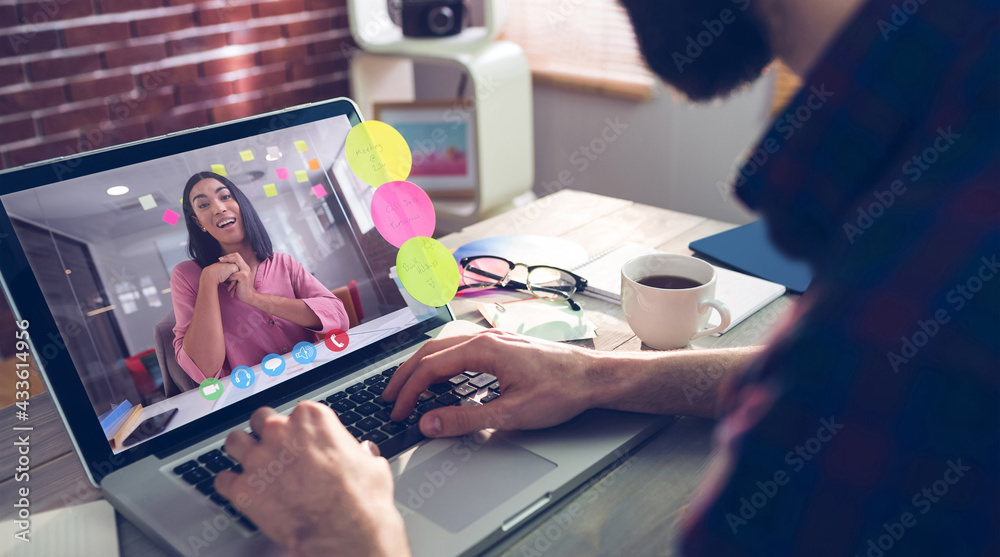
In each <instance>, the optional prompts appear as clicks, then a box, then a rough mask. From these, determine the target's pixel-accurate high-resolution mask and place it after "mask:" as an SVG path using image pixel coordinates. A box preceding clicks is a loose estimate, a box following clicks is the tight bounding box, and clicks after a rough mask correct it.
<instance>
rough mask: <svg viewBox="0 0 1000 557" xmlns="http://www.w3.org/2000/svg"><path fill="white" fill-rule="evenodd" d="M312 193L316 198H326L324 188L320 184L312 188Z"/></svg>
mask: <svg viewBox="0 0 1000 557" xmlns="http://www.w3.org/2000/svg"><path fill="white" fill-rule="evenodd" d="M312 192H313V195H315V196H316V197H317V198H320V197H325V196H326V188H324V187H323V185H322V184H316V185H315V186H313V187H312Z"/></svg>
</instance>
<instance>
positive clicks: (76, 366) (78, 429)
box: [0, 98, 670, 557]
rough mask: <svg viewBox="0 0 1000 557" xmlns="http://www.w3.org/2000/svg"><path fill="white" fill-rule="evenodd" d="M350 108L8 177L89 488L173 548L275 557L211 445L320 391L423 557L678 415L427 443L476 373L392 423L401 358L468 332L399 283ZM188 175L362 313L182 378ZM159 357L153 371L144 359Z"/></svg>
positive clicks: (29, 307) (553, 492) (41, 348)
mask: <svg viewBox="0 0 1000 557" xmlns="http://www.w3.org/2000/svg"><path fill="white" fill-rule="evenodd" d="M359 122H361V116H360V114H359V113H358V109H357V106H356V105H355V104H354V103H353V102H352V101H350V100H349V99H343V98H341V99H333V100H330V101H326V102H321V103H314V104H309V105H304V106H299V107H295V108H290V109H287V110H282V111H278V112H273V113H269V114H263V115H260V116H255V117H251V118H246V119H242V120H237V121H233V122H227V123H224V124H219V125H214V126H209V127H206V128H199V129H194V130H190V131H186V132H181V133H173V134H167V135H166V136H162V137H158V138H154V139H149V140H145V141H141V142H136V143H131V144H127V145H123V146H119V147H114V148H107V149H101V150H96V151H92V152H88V153H86V154H83V155H71V156H67V157H63V158H59V159H54V160H49V161H45V162H41V163H37V164H32V165H29V166H26V167H21V168H15V169H10V170H7V171H4V172H2V173H0V282H2V287H3V292H4V295H5V296H6V297H7V301H8V303H9V304H10V306H11V308H12V309H13V311H14V313H15V317H16V319H17V320H18V321H19V322H20V323H21V324H25V325H27V327H28V328H27V330H28V332H29V334H30V337H29V344H30V348H31V357H32V358H33V359H34V362H35V364H36V366H37V368H38V369H39V370H40V371H41V374H42V376H43V377H44V380H45V383H46V385H47V387H48V390H49V392H50V393H51V395H52V399H53V401H54V402H55V405H56V408H57V409H58V411H59V414H60V417H61V419H62V420H63V422H64V423H65V425H66V429H67V431H68V433H69V435H70V439H71V440H72V442H73V445H74V447H75V449H76V452H77V454H78V455H79V457H80V460H81V462H82V464H83V468H84V470H85V471H86V473H87V476H88V478H89V479H90V481H91V482H92V483H93V484H94V485H95V486H99V487H100V488H101V489H102V490H103V493H104V496H105V497H106V498H107V499H108V500H109V501H110V502H111V503H112V504H113V505H114V506H115V508H116V509H117V510H118V511H119V512H121V513H122V514H123V515H124V516H125V517H126V518H127V519H128V520H130V521H131V522H133V523H134V524H135V525H136V526H137V527H138V528H140V529H141V530H142V531H143V532H144V533H146V534H147V535H148V536H149V537H150V538H151V539H153V540H154V541H155V542H156V543H157V544H159V545H160V546H161V547H162V548H163V549H164V550H166V551H167V552H169V553H171V554H176V555H185V556H198V557H202V556H223V555H282V554H283V551H282V548H281V547H279V546H277V545H276V544H274V543H273V542H271V541H270V540H268V539H267V538H266V537H265V536H263V535H262V534H261V532H260V530H259V528H258V526H257V525H256V524H254V523H253V521H252V520H250V519H249V518H248V517H246V516H244V515H243V514H242V513H241V512H240V509H239V508H238V507H237V506H236V505H234V504H233V503H232V502H230V501H227V500H226V499H225V498H224V497H222V496H221V495H220V494H218V493H216V492H215V491H214V489H213V487H212V479H213V478H214V476H215V474H216V473H218V472H219V471H221V470H225V469H232V470H234V471H237V472H240V473H242V470H241V466H240V464H239V463H238V462H236V461H235V460H234V459H233V458H230V457H229V455H227V454H226V453H225V450H224V448H223V443H224V440H225V437H226V435H227V434H228V433H229V432H230V431H232V430H234V429H243V430H245V431H249V426H248V421H247V420H248V418H249V416H250V414H251V413H252V412H253V411H254V410H255V409H257V408H258V407H260V406H265V405H267V406H272V407H275V408H276V409H278V411H280V412H285V413H287V412H290V411H291V409H292V408H293V407H294V406H295V404H297V403H298V402H299V401H301V400H314V401H319V402H322V403H324V404H326V405H328V406H330V407H331V409H332V411H334V412H336V413H337V414H338V416H339V417H340V419H341V421H342V422H343V423H344V425H345V426H347V427H348V430H349V431H350V432H351V433H352V434H354V435H355V437H356V438H358V439H370V440H372V441H373V442H375V443H376V444H377V445H378V446H379V447H380V448H381V450H382V453H383V455H384V456H386V457H388V458H389V461H390V464H391V468H392V471H393V474H394V477H395V502H396V506H397V508H398V509H399V510H400V512H401V513H402V514H403V516H404V520H405V524H406V529H407V534H408V536H409V540H410V543H411V546H412V550H413V554H414V555H418V556H421V555H423V556H434V557H442V556H452V555H472V554H478V553H481V552H483V551H485V550H487V549H489V548H490V547H491V546H492V545H494V544H496V543H497V542H498V541H499V540H501V539H502V538H504V537H505V536H507V535H508V534H510V533H511V532H513V531H515V530H516V529H518V527H520V526H521V525H523V524H524V523H525V522H526V521H528V520H529V519H530V518H531V517H533V516H535V515H536V514H538V513H539V512H542V511H543V510H545V509H546V508H548V507H549V506H551V505H554V504H556V503H557V502H558V501H559V500H560V499H561V498H562V497H564V496H565V495H566V494H567V493H569V492H571V491H572V490H573V489H574V488H576V487H577V486H579V485H580V484H582V483H583V482H584V481H586V480H587V479H588V478H590V477H591V476H593V475H594V474H596V473H597V472H599V471H600V470H601V469H603V468H605V467H607V466H609V465H610V464H612V463H613V461H615V460H616V459H622V458H623V457H624V456H625V455H627V454H628V452H629V451H630V450H631V449H632V448H634V447H635V446H636V445H638V444H639V443H641V442H642V441H643V440H644V439H646V438H647V437H649V436H650V435H652V434H653V433H654V432H656V431H658V430H659V429H661V428H663V427H665V426H666V425H667V424H668V423H669V422H670V419H669V418H665V417H656V416H648V415H639V414H628V413H616V412H603V411H592V412H587V413H585V414H583V415H581V416H579V417H578V418H576V419H574V420H572V421H570V422H569V423H567V424H564V425H562V426H559V427H555V428H551V429H546V430H541V431H532V432H495V431H484V432H480V433H479V434H476V435H472V436H467V437H464V438H455V439H435V440H428V439H424V438H423V436H422V435H421V434H420V431H419V429H418V427H417V425H416V422H417V420H419V417H420V415H421V414H422V413H423V412H427V411H429V410H431V409H434V408H437V407H439V406H441V405H446V404H465V405H475V404H486V405H489V404H490V402H491V401H492V400H495V399H496V398H497V397H498V396H501V395H500V390H499V385H498V383H497V381H496V378H495V377H493V376H490V375H487V374H477V373H474V372H467V373H464V374H460V375H458V376H455V377H453V378H451V379H450V380H449V381H448V382H445V383H441V384H438V385H433V386H432V387H431V388H430V389H429V390H428V391H427V392H425V393H424V394H423V395H422V397H421V402H420V403H419V405H418V406H417V408H416V410H415V411H414V413H413V414H412V415H411V416H410V417H409V418H408V419H407V420H406V421H404V422H398V423H397V422H391V421H390V420H389V418H388V414H389V407H388V405H387V404H386V403H384V402H383V401H381V398H380V397H379V396H378V395H379V393H381V389H383V388H384V387H385V385H386V383H387V381H388V378H389V377H391V376H392V373H393V371H394V370H395V368H396V366H398V365H399V364H401V363H402V362H404V361H405V360H406V359H407V358H408V357H409V356H410V355H412V354H413V353H414V352H415V351H416V350H417V349H418V348H419V347H420V345H421V344H422V343H423V342H425V341H427V340H428V339H431V338H440V337H443V336H447V335H452V334H466V333H469V332H474V331H476V330H479V329H480V327H478V326H476V325H474V324H472V323H467V322H462V321H456V320H455V318H454V315H453V314H452V312H451V310H450V309H449V307H447V306H444V307H440V308H435V307H428V306H425V305H423V304H421V303H419V302H417V301H416V300H414V299H413V298H412V297H411V296H409V294H408V293H407V292H406V290H405V289H404V288H402V286H401V283H400V282H399V278H398V276H397V275H396V273H395V256H396V253H397V250H396V248H394V247H393V246H392V245H390V244H389V243H387V242H386V241H385V240H384V239H383V238H382V237H381V235H380V234H379V232H378V231H377V230H376V229H375V227H374V225H373V223H372V219H371V213H370V202H371V197H372V193H373V191H374V190H373V188H371V187H370V186H368V185H366V184H364V183H363V182H361V181H360V180H359V179H358V178H357V177H356V176H354V174H353V173H352V172H351V170H350V167H349V166H348V164H347V161H346V158H345V154H344V148H345V147H344V146H345V138H346V136H347V133H348V131H349V130H350V129H351V127H352V126H354V125H356V124H358V123H359ZM199 172H215V173H216V175H218V176H223V177H225V178H226V179H227V180H228V181H230V182H231V183H232V184H233V187H236V188H238V189H239V190H240V191H241V192H242V193H243V194H244V196H245V200H246V201H245V203H247V204H249V205H250V206H251V207H252V208H253V210H254V211H255V212H256V214H257V215H258V216H259V219H260V222H261V223H262V225H263V228H264V229H265V233H266V234H267V235H268V236H269V238H270V240H271V244H272V246H273V251H274V252H275V253H280V254H285V256H287V257H288V258H290V259H291V260H293V261H295V262H297V263H298V264H300V265H301V266H302V268H304V269H305V271H306V272H308V273H309V274H311V275H312V277H314V278H315V279H316V280H318V281H319V282H320V283H321V284H322V286H323V287H324V289H329V290H331V291H340V292H347V293H348V295H344V298H343V299H344V301H345V307H346V306H347V305H348V304H347V302H348V301H349V305H350V306H351V309H352V311H353V314H354V319H353V321H356V324H354V325H353V326H350V327H349V328H348V329H347V330H346V331H340V332H337V333H336V334H334V332H333V331H330V332H328V334H325V335H324V334H323V332H322V331H321V332H319V333H311V335H312V336H311V337H309V339H308V341H303V342H301V343H297V344H296V345H295V346H276V347H272V348H270V349H273V353H270V354H267V355H266V356H265V357H263V358H261V359H260V361H239V360H238V357H236V356H235V355H234V356H233V361H229V358H230V355H227V357H226V362H225V365H224V368H223V369H224V370H225V371H224V373H223V376H222V377H221V379H219V380H212V379H209V380H207V381H205V382H202V383H200V384H199V383H195V381H194V380H193V379H191V376H190V375H189V374H188V373H187V372H186V371H185V369H184V367H183V365H181V364H178V359H177V356H178V353H177V351H176V350H175V344H174V340H175V331H176V330H177V329H176V324H175V322H176V315H175V313H174V300H173V299H172V286H171V285H172V284H174V285H176V284H179V283H176V282H174V281H172V280H171V277H172V276H173V275H174V274H175V273H174V270H175V268H177V267H178V266H179V265H187V266H188V267H189V268H190V265H191V264H192V263H193V262H192V261H190V259H192V258H191V257H190V255H189V252H188V242H189V236H190V235H191V234H193V232H194V231H193V230H189V229H188V225H187V221H188V217H185V216H184V215H185V209H184V207H183V204H182V200H181V198H182V191H183V189H184V186H185V183H186V182H187V180H188V179H189V178H190V177H192V176H194V175H195V174H196V173H199ZM241 210H242V211H243V213H246V211H247V207H242V206H241ZM345 286H346V288H345ZM174 296H175V297H178V299H179V296H180V294H175V295H174ZM22 320H23V321H22ZM25 321H26V322H27V323H25ZM243 325H246V327H244V326H243ZM256 326H267V325H266V324H264V323H256V322H255V323H241V324H240V326H239V327H231V328H230V329H227V330H224V335H225V336H226V337H227V338H230V339H236V340H246V341H247V342H251V340H248V339H251V338H256V337H254V336H253V331H252V328H253V327H256ZM232 329H235V330H232ZM244 329H246V330H244ZM237 337H238V338H237ZM154 354H155V361H156V362H157V363H158V365H152V364H150V365H143V364H142V362H147V363H149V362H152V361H153V357H152V356H153V355H154ZM137 356H138V358H136V357H137ZM234 369H235V370H236V371H234V372H233V373H231V374H230V373H229V370H234ZM140 405H141V408H140ZM137 424H138V425H137ZM122 428H125V429H122ZM124 433H128V435H124ZM272 473H280V470H279V471H272Z"/></svg>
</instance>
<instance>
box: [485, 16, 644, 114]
mask: <svg viewBox="0 0 1000 557" xmlns="http://www.w3.org/2000/svg"><path fill="white" fill-rule="evenodd" d="M503 38H504V39H506V40H509V41H513V42H515V43H517V44H519V45H521V47H522V48H523V49H524V51H525V54H526V56H527V58H528V63H529V65H530V66H531V70H532V75H533V76H534V79H535V81H536V82H541V83H552V84H556V85H568V86H573V87H580V88H584V89H588V90H592V91H598V92H602V93H606V94H611V95H617V96H623V97H628V98H634V99H648V98H649V97H650V96H651V95H652V91H653V86H654V85H655V83H656V79H655V77H654V76H653V74H652V72H650V70H649V68H648V67H647V66H646V63H645V61H644V60H643V59H642V55H641V54H640V53H639V48H638V46H637V44H636V39H635V34H634V33H633V31H632V25H631V23H629V19H628V14H627V13H626V12H625V8H622V7H621V6H620V5H619V4H618V2H617V1H616V0H511V7H510V18H509V20H508V23H507V26H506V27H505V29H504V33H503Z"/></svg>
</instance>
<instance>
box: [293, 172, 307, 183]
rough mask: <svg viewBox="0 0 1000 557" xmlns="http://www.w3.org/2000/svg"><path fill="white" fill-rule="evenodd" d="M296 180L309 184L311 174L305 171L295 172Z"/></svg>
mask: <svg viewBox="0 0 1000 557" xmlns="http://www.w3.org/2000/svg"><path fill="white" fill-rule="evenodd" d="M295 179H296V180H298V181H300V182H308V181H309V173H308V172H306V171H305V170H296V171H295Z"/></svg>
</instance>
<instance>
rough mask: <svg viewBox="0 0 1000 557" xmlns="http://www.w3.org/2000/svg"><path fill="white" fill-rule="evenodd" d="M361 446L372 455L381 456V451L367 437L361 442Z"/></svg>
mask: <svg viewBox="0 0 1000 557" xmlns="http://www.w3.org/2000/svg"><path fill="white" fill-rule="evenodd" d="M361 448H362V449H364V450H366V451H368V452H370V453H371V454H372V456H382V451H380V450H379V448H378V445H376V444H375V443H372V442H371V441H369V440H368V439H365V440H364V441H362V442H361Z"/></svg>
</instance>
